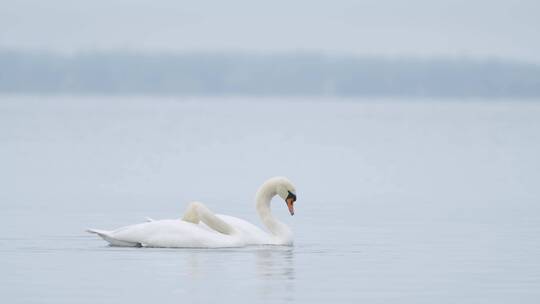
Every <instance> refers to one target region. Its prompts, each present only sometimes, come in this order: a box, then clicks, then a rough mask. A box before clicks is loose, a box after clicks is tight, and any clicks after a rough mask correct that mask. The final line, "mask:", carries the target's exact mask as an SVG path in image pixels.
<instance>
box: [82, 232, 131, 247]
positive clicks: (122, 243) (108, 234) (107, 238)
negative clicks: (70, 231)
mask: <svg viewBox="0 0 540 304" xmlns="http://www.w3.org/2000/svg"><path fill="white" fill-rule="evenodd" d="M86 232H88V233H94V234H97V235H99V236H100V237H101V238H102V239H104V240H105V241H107V242H109V244H110V245H111V246H121V247H141V243H134V242H127V241H122V240H118V239H115V238H114V237H113V236H111V232H110V231H106V230H99V229H86Z"/></svg>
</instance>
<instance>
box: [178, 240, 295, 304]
mask: <svg viewBox="0 0 540 304" xmlns="http://www.w3.org/2000/svg"><path fill="white" fill-rule="evenodd" d="M183 258H184V261H185V262H186V267H185V268H184V269H183V270H182V271H181V273H183V274H185V275H187V277H188V278H189V281H188V282H189V283H188V284H184V285H183V286H182V290H184V291H185V292H187V293H189V294H194V295H195V294H196V295H197V296H199V297H202V298H206V299H209V300H210V299H214V297H215V296H216V295H217V294H218V293H202V294H201V293H200V290H201V289H200V288H201V287H202V286H204V289H214V290H222V292H230V291H231V290H234V289H236V288H239V289H240V290H242V292H244V295H243V297H244V298H249V296H250V294H249V293H250V292H251V296H253V297H254V299H263V300H265V302H284V301H293V300H294V289H295V288H294V287H295V286H294V284H295V264H294V248H293V247H282V246H261V247H247V248H231V249H222V250H204V249H202V250H200V249H199V250H198V249H194V250H189V251H185V255H184V256H183ZM250 269H252V271H250ZM225 290H226V291H225ZM233 294H235V293H234V292H233Z"/></svg>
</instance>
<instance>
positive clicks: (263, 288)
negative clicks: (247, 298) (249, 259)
mask: <svg viewBox="0 0 540 304" xmlns="http://www.w3.org/2000/svg"><path fill="white" fill-rule="evenodd" d="M255 256H256V265H257V275H258V278H259V281H260V287H259V296H260V298H262V299H265V300H281V301H294V287H295V286H294V283H295V264H294V247H261V248H258V249H257V250H255Z"/></svg>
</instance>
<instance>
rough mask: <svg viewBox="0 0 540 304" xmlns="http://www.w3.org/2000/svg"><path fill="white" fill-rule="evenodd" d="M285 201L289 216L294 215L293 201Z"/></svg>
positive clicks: (291, 199)
mask: <svg viewBox="0 0 540 304" xmlns="http://www.w3.org/2000/svg"><path fill="white" fill-rule="evenodd" d="M285 201H286V202H287V207H289V213H290V214H291V215H294V201H295V199H294V198H292V197H291V198H287V199H286V200H285Z"/></svg>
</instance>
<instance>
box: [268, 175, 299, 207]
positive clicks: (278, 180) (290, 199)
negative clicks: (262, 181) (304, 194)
mask: <svg viewBox="0 0 540 304" xmlns="http://www.w3.org/2000/svg"><path fill="white" fill-rule="evenodd" d="M273 180H274V181H275V186H276V193H277V194H278V195H279V196H280V197H281V198H282V199H283V200H284V201H285V203H286V204H287V208H289V213H290V214H291V215H294V202H296V189H295V187H294V185H293V184H292V183H291V181H290V180H288V179H286V178H285V177H275V178H273Z"/></svg>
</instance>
